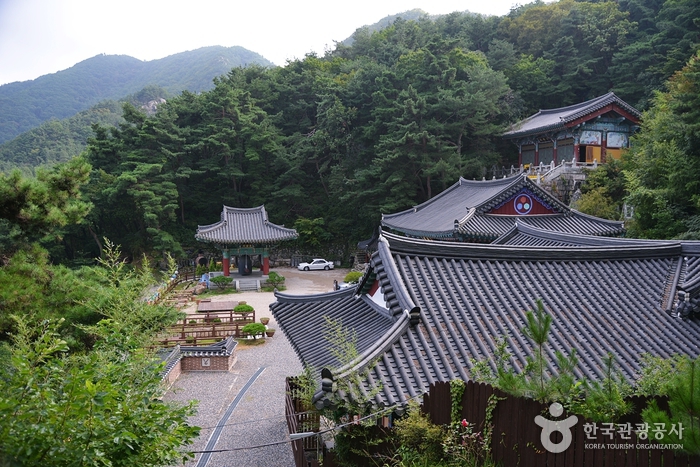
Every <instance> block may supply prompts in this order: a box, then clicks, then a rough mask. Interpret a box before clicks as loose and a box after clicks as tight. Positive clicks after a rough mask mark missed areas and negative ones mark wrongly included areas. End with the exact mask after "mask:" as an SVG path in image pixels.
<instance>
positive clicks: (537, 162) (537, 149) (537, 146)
mask: <svg viewBox="0 0 700 467" xmlns="http://www.w3.org/2000/svg"><path fill="white" fill-rule="evenodd" d="M532 165H533V166H534V167H537V166H538V165H540V142H539V141H535V162H533V163H532Z"/></svg>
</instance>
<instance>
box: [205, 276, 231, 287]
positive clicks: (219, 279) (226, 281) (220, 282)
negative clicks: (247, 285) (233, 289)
mask: <svg viewBox="0 0 700 467" xmlns="http://www.w3.org/2000/svg"><path fill="white" fill-rule="evenodd" d="M209 282H211V283H212V284H214V285H215V286H217V287H218V288H220V289H223V288H224V287H227V286H229V285H231V282H233V277H228V276H216V277H212V278H211V279H209Z"/></svg>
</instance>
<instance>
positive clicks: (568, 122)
mask: <svg viewBox="0 0 700 467" xmlns="http://www.w3.org/2000/svg"><path fill="white" fill-rule="evenodd" d="M610 110H614V111H616V112H619V113H620V115H622V116H624V117H625V118H628V119H629V120H630V121H632V122H633V123H639V119H640V118H641V113H640V112H639V111H638V110H637V109H635V108H634V107H632V106H631V105H629V104H627V103H626V102H625V101H623V100H622V99H620V98H619V97H617V96H616V95H615V93H613V92H609V93H608V94H605V95H603V96H600V97H597V98H595V99H591V100H589V101H586V102H582V103H579V104H574V105H571V106H568V107H560V108H557V109H547V110H540V111H539V112H537V113H536V114H534V115H531V116H530V117H527V118H526V119H524V120H521V121H520V122H518V123H516V124H515V125H513V129H512V130H510V131H507V132H505V133H503V135H502V137H503V138H505V139H515V138H519V137H523V136H531V135H535V134H540V133H543V132H548V131H555V130H558V129H563V128H567V127H572V126H575V125H576V124H578V123H573V122H579V123H581V122H583V121H586V120H588V119H590V118H595V117H596V116H598V115H602V114H603V113H605V112H608V111H610ZM569 112H571V113H569ZM557 114H562V116H561V117H560V118H559V120H557V121H555V122H552V123H549V124H546V125H541V126H536V127H532V128H527V129H525V130H521V129H516V128H515V126H516V125H519V127H520V128H522V127H523V126H525V124H526V123H527V122H532V121H533V120H536V119H537V118H539V117H542V116H545V115H553V116H556V115H557Z"/></svg>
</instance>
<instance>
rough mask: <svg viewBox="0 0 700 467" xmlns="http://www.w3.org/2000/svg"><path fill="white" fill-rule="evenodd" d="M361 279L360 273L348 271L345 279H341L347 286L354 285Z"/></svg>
mask: <svg viewBox="0 0 700 467" xmlns="http://www.w3.org/2000/svg"><path fill="white" fill-rule="evenodd" d="M361 278H362V273H361V272H359V271H350V272H349V273H347V274H346V275H345V279H343V280H344V281H345V282H347V283H348V284H355V283H357V282H359V281H360V279H361Z"/></svg>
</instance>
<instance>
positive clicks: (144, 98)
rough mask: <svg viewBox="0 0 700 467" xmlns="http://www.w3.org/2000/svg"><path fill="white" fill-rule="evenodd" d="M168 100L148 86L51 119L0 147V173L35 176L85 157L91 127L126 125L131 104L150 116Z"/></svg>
mask: <svg viewBox="0 0 700 467" xmlns="http://www.w3.org/2000/svg"><path fill="white" fill-rule="evenodd" d="M167 97H168V93H167V91H165V89H163V88H161V87H158V86H147V87H145V88H144V89H142V90H140V91H139V92H137V93H135V94H131V95H129V96H126V97H124V98H123V99H120V100H119V101H114V100H107V101H102V102H100V103H99V104H97V105H94V106H92V107H90V108H89V109H87V110H83V111H81V112H78V113H77V114H75V115H73V116H72V117H68V118H64V119H61V120H58V119H51V120H48V121H46V122H44V123H42V124H41V125H39V126H38V127H36V128H33V129H31V130H29V131H26V132H24V133H22V134H21V135H19V136H18V137H16V138H14V139H12V140H10V141H7V142H6V143H4V144H0V172H3V171H4V172H7V173H9V172H10V171H11V170H12V169H15V168H19V169H20V170H22V172H23V173H25V174H33V173H34V172H35V169H36V167H39V166H42V165H43V166H47V165H48V166H50V165H53V164H56V163H59V162H66V161H68V160H69V159H71V158H72V157H75V156H76V155H77V154H80V153H82V152H83V151H84V150H85V147H86V146H87V141H88V139H89V138H90V137H92V136H93V131H92V125H93V124H95V123H99V124H101V125H106V126H116V125H118V124H119V123H122V122H124V119H123V118H122V106H123V105H124V103H130V104H132V105H134V106H135V107H137V108H141V109H143V110H145V111H147V112H154V111H155V109H153V108H152V107H155V108H157V105H158V104H159V103H161V102H164V101H165V98H167Z"/></svg>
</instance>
